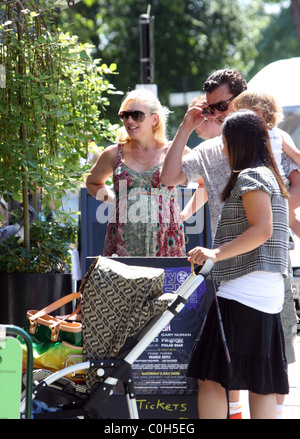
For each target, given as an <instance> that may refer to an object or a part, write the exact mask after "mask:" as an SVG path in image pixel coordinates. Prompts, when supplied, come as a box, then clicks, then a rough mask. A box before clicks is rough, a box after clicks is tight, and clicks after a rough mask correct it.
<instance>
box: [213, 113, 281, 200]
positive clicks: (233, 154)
mask: <svg viewBox="0 0 300 439" xmlns="http://www.w3.org/2000/svg"><path fill="white" fill-rule="evenodd" d="M222 128H223V136H224V137H225V140H226V142H227V149H228V155H229V160H230V167H231V175H230V177H229V180H228V182H227V184H226V186H225V188H224V190H223V192H222V195H221V198H222V200H223V201H225V200H226V198H228V197H229V195H230V193H231V191H232V189H233V187H234V185H235V183H236V180H237V177H238V175H239V173H240V172H241V171H242V170H243V169H246V168H255V167H257V166H262V165H263V166H266V167H267V168H269V169H270V170H271V171H272V172H273V174H274V176H275V178H276V180H277V181H278V184H279V186H280V190H281V193H282V195H283V196H284V197H285V198H288V192H287V190H286V188H285V186H284V184H283V181H282V177H281V176H280V173H279V170H278V167H277V164H276V162H275V159H274V156H273V153H272V150H271V144H270V138H269V134H268V131H267V128H266V126H265V124H264V123H263V121H262V120H261V118H260V117H259V116H258V115H257V114H256V113H254V112H253V111H250V110H240V111H237V112H235V113H232V114H230V115H229V116H228V117H227V118H226V119H225V121H224V123H223V127H222Z"/></svg>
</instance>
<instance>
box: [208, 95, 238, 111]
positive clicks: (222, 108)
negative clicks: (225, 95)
mask: <svg viewBox="0 0 300 439" xmlns="http://www.w3.org/2000/svg"><path fill="white" fill-rule="evenodd" d="M235 97H236V96H231V98H229V99H228V100H227V101H221V102H217V103H216V104H211V105H209V106H208V107H206V108H203V110H202V114H208V113H209V114H215V110H218V111H226V110H228V104H229V102H231V101H232V100H233V99H234V98H235Z"/></svg>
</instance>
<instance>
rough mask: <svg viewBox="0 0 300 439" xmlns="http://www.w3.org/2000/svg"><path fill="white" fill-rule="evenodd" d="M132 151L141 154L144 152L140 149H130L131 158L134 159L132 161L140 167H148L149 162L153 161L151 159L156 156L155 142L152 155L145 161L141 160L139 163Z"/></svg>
mask: <svg viewBox="0 0 300 439" xmlns="http://www.w3.org/2000/svg"><path fill="white" fill-rule="evenodd" d="M133 146H134V143H133ZM134 151H140V152H141V153H144V150H142V149H138V148H132V149H131V152H132V157H133V158H134V160H135V161H136V162H137V163H139V164H140V165H142V166H146V165H148V164H149V163H151V162H152V161H153V159H154V158H155V156H156V152H157V141H156V142H155V148H154V149H153V150H152V151H153V154H152V155H151V157H147V158H146V160H142V161H140V160H139V159H138V158H137V157H136V154H135V152H134ZM139 158H140V157H139Z"/></svg>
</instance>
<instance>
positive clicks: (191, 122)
mask: <svg viewBox="0 0 300 439" xmlns="http://www.w3.org/2000/svg"><path fill="white" fill-rule="evenodd" d="M202 121H203V115H202V108H201V107H198V106H197V105H196V106H195V107H192V108H190V109H189V110H188V111H187V113H186V115H185V117H184V119H183V122H182V123H181V125H180V126H179V128H178V131H177V133H176V135H175V137H174V139H173V142H172V144H171V146H170V148H169V151H168V152H167V155H166V158H165V161H164V166H163V168H162V172H161V176H160V181H161V183H162V184H164V185H166V186H176V185H179V184H184V183H186V182H187V177H186V175H185V173H184V172H183V170H182V157H183V156H184V155H185V154H188V153H190V149H189V148H188V147H187V146H186V144H187V141H188V139H189V137H190V135H191V133H192V131H193V130H194V129H195V128H196V127H197V126H198V125H199V124H200V123H201V122H202Z"/></svg>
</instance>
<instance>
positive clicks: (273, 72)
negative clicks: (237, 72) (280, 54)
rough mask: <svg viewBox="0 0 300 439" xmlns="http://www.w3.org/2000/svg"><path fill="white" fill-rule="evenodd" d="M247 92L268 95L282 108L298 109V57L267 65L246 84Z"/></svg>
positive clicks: (299, 77)
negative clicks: (261, 92)
mask: <svg viewBox="0 0 300 439" xmlns="http://www.w3.org/2000/svg"><path fill="white" fill-rule="evenodd" d="M248 90H251V91H264V92H266V93H269V94H271V95H273V96H274V97H275V98H276V99H277V100H278V102H279V104H280V105H281V106H282V107H295V106H299V107H300V57H297V58H290V59H281V60H279V61H275V62H272V63H271V64H268V65H267V66H266V67H264V68H263V69H262V70H260V72H258V73H257V74H256V75H255V76H254V77H253V78H252V79H251V80H250V81H249V82H248Z"/></svg>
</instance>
